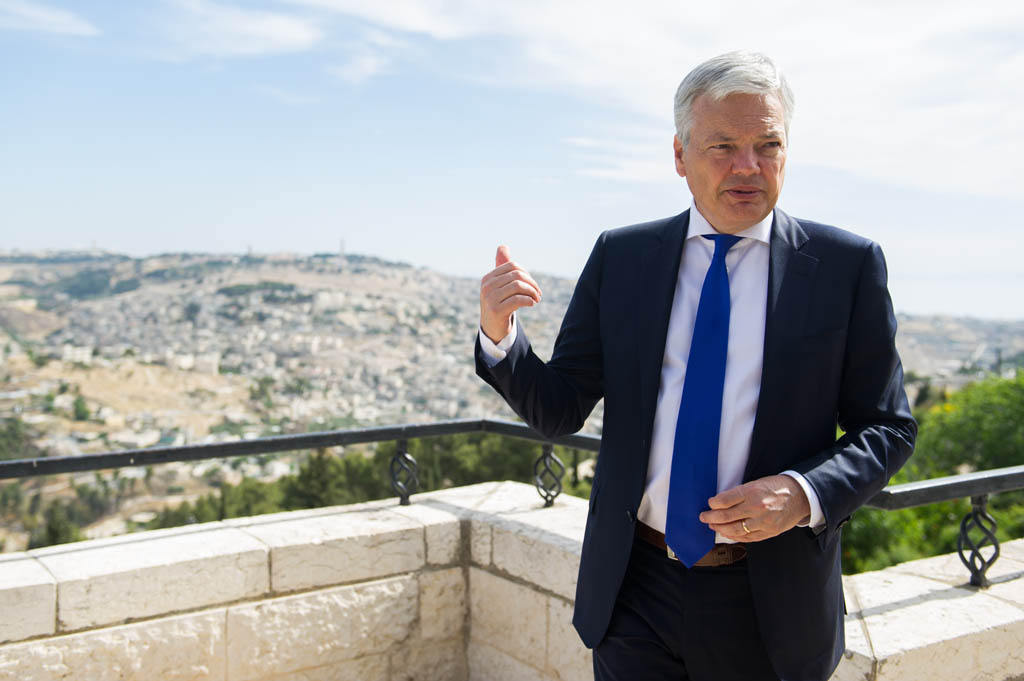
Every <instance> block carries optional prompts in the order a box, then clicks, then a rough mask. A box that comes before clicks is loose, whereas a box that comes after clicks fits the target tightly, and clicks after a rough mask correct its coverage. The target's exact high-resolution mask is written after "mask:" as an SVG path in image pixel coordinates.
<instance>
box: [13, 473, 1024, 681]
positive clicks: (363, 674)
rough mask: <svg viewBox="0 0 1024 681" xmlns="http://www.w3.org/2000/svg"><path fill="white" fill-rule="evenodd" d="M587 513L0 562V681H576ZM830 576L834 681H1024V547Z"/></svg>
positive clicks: (325, 515)
mask: <svg viewBox="0 0 1024 681" xmlns="http://www.w3.org/2000/svg"><path fill="white" fill-rule="evenodd" d="M586 511H587V502H586V501H584V500H581V499H575V498H572V497H566V496H564V495H563V496H561V497H559V499H558V500H557V501H556V503H555V506H554V507H553V508H542V502H541V500H540V498H539V497H538V496H537V493H536V491H535V490H534V489H533V488H532V487H530V486H527V485H522V484H518V483H511V482H504V483H485V484H480V485H473V486H470V487H462V488H456V489H450V490H445V491H443V492H436V493H431V494H422V495H417V496H416V497H415V498H414V503H413V504H412V505H411V506H405V507H403V506H399V505H397V504H396V502H395V501H394V500H386V501H381V502H372V503H368V504H359V505H354V506H345V507H335V508H327V509H316V510H310V511H298V512H293V513H281V514H274V515H267V516H258V517H253V518H244V519H237V520H229V521H224V522H219V523H208V524H205V525H193V526H188V527H183V528H176V529H172V530H158V531H153V532H144V533H139V534H132V535H126V536H123V537H115V538H111V539H102V540H94V541H87V542H80V543H77V544H67V545H62V546H54V547H49V548H45V549H39V550H36V551H30V552H28V553H19V554H6V555H3V556H0V680H7V679H11V680H15V679H16V680H17V681H44V680H45V681H56V680H60V681H71V680H75V681H78V680H81V681H108V680H109V681H114V680H117V681H157V680H165V679H166V680H174V681H200V680H202V681H328V680H331V681H335V680H339V679H353V680H359V681H401V680H412V679H417V680H421V681H434V680H436V681H467V680H472V681H527V680H529V681H575V680H580V679H590V678H592V675H591V671H590V655H589V651H587V650H586V649H585V648H584V647H583V646H582V645H581V644H580V642H579V639H578V638H577V637H576V634H575V631H574V630H573V628H572V625H571V623H570V620H571V616H572V604H573V596H574V592H575V582H576V571H577V569H578V567H579V553H580V542H581V539H582V536H583V528H584V523H585V520H586ZM993 570H994V571H995V574H992V575H991V577H992V578H993V581H994V585H993V586H992V587H990V588H989V589H986V590H978V589H974V588H971V587H967V586H964V584H965V583H966V581H967V573H966V570H964V569H963V567H962V566H961V565H960V563H959V559H958V558H957V557H956V556H941V557H938V558H931V559H926V560H921V561H914V562H911V563H905V564H902V565H899V566H896V567H893V568H890V569H888V570H882V571H879V572H872V573H865V574H861V575H856V576H853V577H848V578H846V581H845V586H846V594H847V602H848V607H849V610H850V615H849V616H848V619H847V644H848V651H847V655H846V658H845V659H844V660H843V662H842V664H841V665H840V667H839V669H838V670H837V671H836V674H835V676H834V677H833V679H835V680H836V681H854V680H857V681H861V680H864V681H870V680H876V679H877V680H879V681H881V680H888V679H900V680H901V681H906V680H912V679H928V680H929V681H943V680H944V679H951V680H952V679H955V680H956V681H967V680H970V679H979V680H981V679H985V680H999V679H1014V678H1019V677H1021V676H1022V675H1024V654H1022V652H1021V651H1022V650H1024V579H1020V577H1021V576H1022V575H1024V541H1016V542H1010V543H1008V544H1005V545H1004V546H1003V555H1002V557H1001V558H1000V559H999V561H998V562H997V563H996V567H995V568H993Z"/></svg>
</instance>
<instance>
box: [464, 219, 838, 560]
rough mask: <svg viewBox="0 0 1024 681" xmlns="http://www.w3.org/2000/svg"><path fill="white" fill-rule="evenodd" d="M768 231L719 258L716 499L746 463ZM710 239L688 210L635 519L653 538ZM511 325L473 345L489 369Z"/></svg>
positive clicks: (664, 505)
mask: <svg viewBox="0 0 1024 681" xmlns="http://www.w3.org/2000/svg"><path fill="white" fill-rule="evenodd" d="M771 227H772V214H769V215H768V216H767V217H766V218H765V219H764V220H762V221H761V222H759V223H757V224H756V225H753V226H751V227H749V228H747V229H745V230H743V231H742V232H739V233H738V234H737V236H740V237H744V238H743V239H742V240H741V241H739V242H738V243H737V244H736V245H735V246H733V247H732V248H731V249H729V252H728V253H727V254H726V256H725V267H726V271H727V272H728V274H729V298H730V315H729V348H728V351H727V356H726V365H725V366H726V368H725V386H724V390H723V393H722V424H721V431H720V433H721V434H720V436H719V444H718V491H719V492H722V491H724V490H726V489H729V488H731V487H736V486H737V485H739V484H741V483H742V482H743V472H744V470H745V468H746V465H747V459H748V458H749V456H750V439H751V435H752V433H753V430H754V416H755V414H756V413H757V402H758V396H759V394H760V388H761V366H762V359H763V356H764V329H765V313H766V307H767V298H768V254H769V239H770V236H771ZM716 233H717V232H716V231H715V229H714V228H713V227H712V226H711V225H710V224H709V223H708V221H707V220H706V219H705V218H704V216H703V215H701V214H700V212H699V211H698V210H697V208H696V206H695V205H694V206H691V208H690V226H689V229H688V231H687V235H686V244H685V246H684V248H683V255H682V262H681V263H680V266H679V276H678V279H677V280H676V290H675V295H674V297H673V299H672V311H671V314H670V316H669V326H668V335H667V337H666V339H665V355H664V357H663V359H662V364H661V381H660V384H659V387H658V402H657V405H656V407H655V414H654V432H653V435H652V438H651V451H650V459H649V461H648V466H647V484H646V487H645V488H644V495H643V499H642V500H641V502H640V508H639V510H638V512H637V518H638V519H639V520H640V521H642V522H643V523H645V524H647V525H649V526H651V527H653V528H654V529H656V530H658V531H660V532H664V531H665V517H666V514H667V510H668V491H669V477H670V476H671V473H672V450H673V447H674V444H675V429H676V418H677V417H678V415H679V402H680V400H681V399H682V394H683V382H684V380H685V378H686V362H687V359H688V357H689V354H690V342H691V340H692V338H693V325H694V321H695V320H696V318H697V305H698V303H699V302H700V293H701V289H702V288H703V285H704V277H705V275H706V274H707V271H708V268H709V267H710V265H711V257H712V255H713V254H714V249H715V244H714V242H713V241H711V240H710V239H705V238H703V236H702V235H704V234H716ZM518 323H519V322H518V320H516V321H515V323H514V324H513V327H512V331H511V332H510V333H509V334H508V335H507V336H506V337H505V338H503V339H501V341H500V342H498V343H493V342H491V340H490V339H489V338H488V337H487V335H486V334H484V333H483V332H482V331H480V333H479V337H480V346H481V348H482V349H483V351H484V354H485V361H487V363H488V364H490V365H491V366H493V365H495V364H497V363H498V362H500V361H501V360H502V359H504V358H505V355H506V353H507V352H508V350H509V349H510V348H511V347H512V345H513V343H515V340H516V337H517V335H518ZM783 474H785V475H789V476H791V477H792V478H794V479H795V480H796V481H797V483H798V484H799V485H800V487H801V488H803V490H804V493H805V494H806V495H807V499H808V501H809V502H810V506H811V515H810V520H809V523H808V524H809V525H810V526H811V527H817V526H819V525H821V524H823V522H824V517H823V515H822V511H821V504H820V502H819V500H818V497H817V494H816V493H815V492H814V490H813V489H812V488H811V486H810V484H809V483H808V482H807V481H806V480H805V479H804V477H803V476H802V475H800V474H799V473H797V472H795V471H783ZM715 541H716V542H719V543H728V542H731V541H732V540H730V539H727V538H726V537H723V536H721V535H718V534H716V535H715Z"/></svg>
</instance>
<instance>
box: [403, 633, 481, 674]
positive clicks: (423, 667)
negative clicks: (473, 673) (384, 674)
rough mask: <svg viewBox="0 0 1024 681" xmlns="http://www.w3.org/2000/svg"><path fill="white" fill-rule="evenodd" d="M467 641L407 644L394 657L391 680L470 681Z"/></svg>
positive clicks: (455, 640)
mask: <svg viewBox="0 0 1024 681" xmlns="http://www.w3.org/2000/svg"><path fill="white" fill-rule="evenodd" d="M468 678H469V667H468V665H467V662H466V644H465V642H464V641H463V640H462V639H461V638H457V639H449V640H447V641H429V642H423V643H415V644H412V645H409V646H404V647H403V648H402V649H401V650H400V651H398V653H396V654H395V655H392V656H391V675H390V677H389V681H467V679H468Z"/></svg>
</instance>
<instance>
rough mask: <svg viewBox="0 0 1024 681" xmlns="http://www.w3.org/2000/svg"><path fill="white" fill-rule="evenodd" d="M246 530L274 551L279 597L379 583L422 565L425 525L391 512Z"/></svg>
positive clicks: (283, 520)
mask: <svg viewBox="0 0 1024 681" xmlns="http://www.w3.org/2000/svg"><path fill="white" fill-rule="evenodd" d="M244 531H245V532H248V533H250V534H251V535H252V536H254V537H256V538H258V539H259V540H260V541H261V542H263V543H265V544H266V545H267V546H269V547H270V553H271V575H270V580H271V586H272V588H273V589H274V591H275V592H277V593H287V592H289V591H299V590H302V589H313V588H317V587H323V586H332V585H335V584H344V583H348V582H358V581H363V580H368V579H376V578H379V577H385V576H388V575H394V574H400V573H404V572H414V571H416V570H419V569H420V568H422V567H423V565H424V563H425V556H424V535H423V526H422V525H421V524H420V523H419V522H417V521H415V520H412V519H410V518H407V517H405V516H402V515H399V514H397V513H393V512H391V511H390V510H387V509H373V510H359V511H352V512H341V513H335V514H330V515H320V516H312V517H305V518H300V519H294V520H293V519H290V518H288V517H287V516H284V517H281V516H278V517H277V518H275V519H273V520H269V521H267V522H258V521H257V522H254V523H252V524H250V525H247V526H245V527H244Z"/></svg>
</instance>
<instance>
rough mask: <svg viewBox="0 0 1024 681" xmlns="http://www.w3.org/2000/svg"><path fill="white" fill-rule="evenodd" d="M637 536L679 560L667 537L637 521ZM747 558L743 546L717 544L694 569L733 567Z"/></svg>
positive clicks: (673, 558)
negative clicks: (667, 541) (667, 542)
mask: <svg viewBox="0 0 1024 681" xmlns="http://www.w3.org/2000/svg"><path fill="white" fill-rule="evenodd" d="M636 536H638V537H640V538H641V539H643V540H644V541H645V542H647V543H648V544H651V545H653V546H657V547H658V548H659V549H661V550H662V551H664V552H665V555H667V556H668V557H669V558H671V559H672V560H679V559H678V558H676V554H675V552H674V551H672V549H670V548H669V547H668V544H666V543H665V535H663V534H662V533H661V532H658V531H657V530H656V529H654V528H653V527H651V526H650V525H644V524H643V523H642V522H640V521H639V520H638V521H636ZM746 557H747V549H746V548H745V547H744V546H743V545H742V544H715V548H713V549H711V550H710V551H708V552H707V553H706V554H704V557H703V558H701V559H700V560H698V561H697V562H696V563H694V564H693V567H720V566H722V565H731V564H732V563H735V562H737V561H740V560H743V559H744V558H746Z"/></svg>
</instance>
